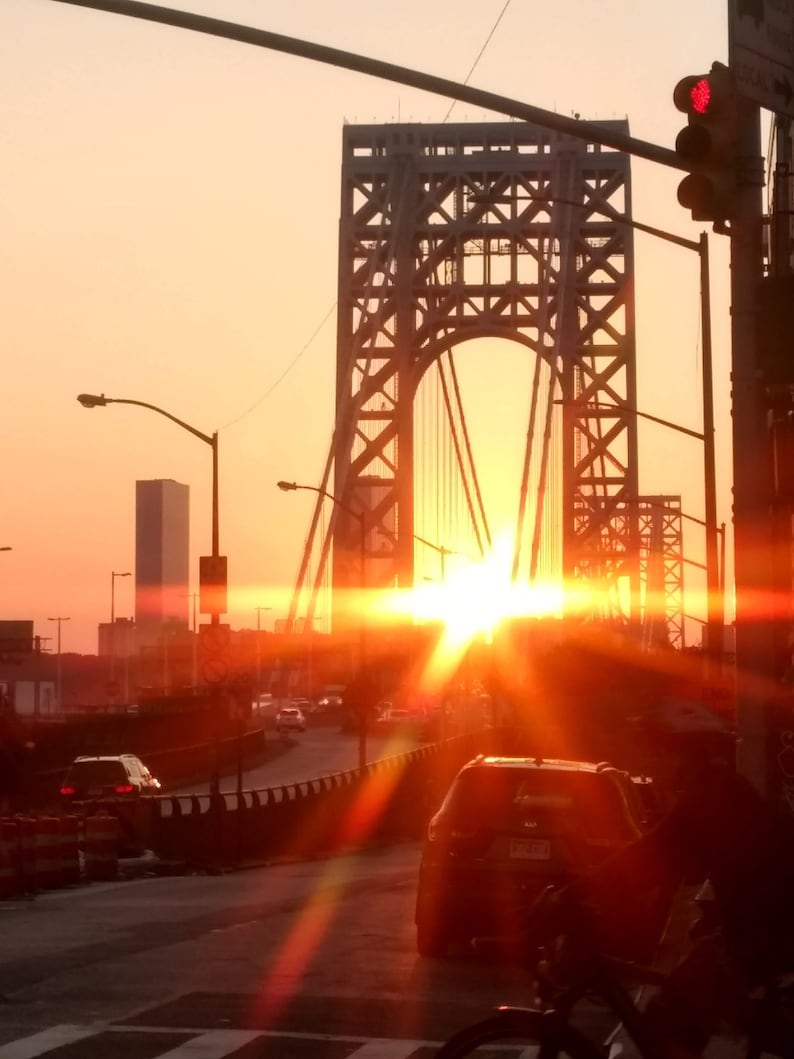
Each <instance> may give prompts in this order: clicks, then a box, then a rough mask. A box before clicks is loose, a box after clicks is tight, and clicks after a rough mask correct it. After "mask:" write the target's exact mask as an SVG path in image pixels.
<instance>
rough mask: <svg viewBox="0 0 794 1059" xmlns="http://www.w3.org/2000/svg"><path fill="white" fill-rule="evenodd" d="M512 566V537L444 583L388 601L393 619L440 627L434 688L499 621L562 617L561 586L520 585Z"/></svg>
mask: <svg viewBox="0 0 794 1059" xmlns="http://www.w3.org/2000/svg"><path fill="white" fill-rule="evenodd" d="M512 563H513V547H512V540H511V538H510V536H509V535H507V536H505V537H503V538H499V539H498V540H496V541H495V542H494V546H493V549H492V551H491V552H490V553H489V554H488V555H487V556H486V557H485V558H483V559H482V560H481V561H480V562H472V563H470V564H468V565H466V566H463V567H460V568H458V569H456V570H455V571H454V573H453V574H452V575H450V576H449V577H447V579H446V580H445V581H444V582H443V583H441V582H437V581H433V582H424V583H423V584H419V585H415V586H414V588H413V589H412V590H410V591H409V592H400V593H396V594H393V595H391V596H389V597H388V599H387V600H385V601H384V602H385V609H386V610H387V611H388V612H389V613H390V614H391V615H392V616H397V615H399V616H402V617H409V618H411V619H412V620H413V622H414V623H415V624H418V625H422V624H437V625H439V626H441V635H440V638H439V642H438V645H437V648H436V651H435V653H434V657H433V660H432V662H431V668H432V674H431V677H432V682H433V683H438V682H443V680H444V679H445V678H446V677H447V676H449V675H451V674H452V673H453V672H454V671H455V669H456V668H457V666H458V664H459V663H460V661H461V659H462V657H463V655H464V654H465V652H466V650H467V648H468V647H469V645H470V644H471V643H473V642H474V641H475V640H484V641H490V640H491V639H492V636H493V632H494V629H495V628H496V627H497V626H498V625H499V623H500V622H502V621H505V620H506V619H510V618H519V617H544V616H558V615H559V613H560V612H561V608H562V589H561V587H557V586H554V585H552V584H549V585H541V586H537V585H535V586H530V585H527V584H517V583H515V582H514V581H513V579H512Z"/></svg>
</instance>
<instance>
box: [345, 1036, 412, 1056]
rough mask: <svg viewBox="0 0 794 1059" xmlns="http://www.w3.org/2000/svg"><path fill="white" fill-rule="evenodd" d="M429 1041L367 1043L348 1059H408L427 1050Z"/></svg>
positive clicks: (379, 1041) (378, 1041)
mask: <svg viewBox="0 0 794 1059" xmlns="http://www.w3.org/2000/svg"><path fill="white" fill-rule="evenodd" d="M429 1045H430V1041H395V1040H386V1039H382V1040H377V1041H367V1043H366V1044H362V1046H361V1047H360V1048H357V1049H356V1050H355V1052H353V1054H352V1055H351V1056H350V1059H408V1057H409V1056H411V1055H413V1054H414V1052H416V1051H418V1050H419V1049H420V1048H427V1047H428V1046H429Z"/></svg>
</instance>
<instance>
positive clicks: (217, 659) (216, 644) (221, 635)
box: [199, 624, 231, 684]
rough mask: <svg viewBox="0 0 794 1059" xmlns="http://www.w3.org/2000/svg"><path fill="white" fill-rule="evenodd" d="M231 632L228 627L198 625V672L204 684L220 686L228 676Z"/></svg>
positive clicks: (221, 625)
mask: <svg viewBox="0 0 794 1059" xmlns="http://www.w3.org/2000/svg"><path fill="white" fill-rule="evenodd" d="M230 664H231V630H230V626H228V625H223V624H219V625H199V670H200V672H201V679H202V680H203V681H204V683H205V684H222V683H223V682H224V681H225V680H227V679H228V676H229V668H230Z"/></svg>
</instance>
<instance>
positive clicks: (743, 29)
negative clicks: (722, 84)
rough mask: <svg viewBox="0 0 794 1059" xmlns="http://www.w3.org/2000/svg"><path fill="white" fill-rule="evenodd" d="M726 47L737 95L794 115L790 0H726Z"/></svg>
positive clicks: (793, 1) (793, 20) (793, 5)
mask: <svg viewBox="0 0 794 1059" xmlns="http://www.w3.org/2000/svg"><path fill="white" fill-rule="evenodd" d="M728 49H729V56H730V67H731V70H732V71H733V74H734V76H735V78H736V88H737V91H738V92H739V94H740V95H742V96H744V98H745V99H750V100H752V101H753V102H755V103H758V104H759V106H762V107H764V108H765V109H766V110H771V111H774V112H775V113H776V114H783V115H788V116H789V117H794V0H729V3H728Z"/></svg>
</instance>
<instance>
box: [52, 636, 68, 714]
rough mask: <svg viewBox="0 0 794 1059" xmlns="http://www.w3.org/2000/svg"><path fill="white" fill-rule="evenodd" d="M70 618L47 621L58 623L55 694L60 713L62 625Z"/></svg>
mask: <svg viewBox="0 0 794 1059" xmlns="http://www.w3.org/2000/svg"><path fill="white" fill-rule="evenodd" d="M69 620H70V619H69V618H61V617H57V618H47V621H57V622H58V640H57V647H56V650H57V658H56V663H55V664H56V667H57V668H56V678H55V694H56V697H57V699H58V712H59V713H60V711H61V625H62V624H63V622H65V621H69Z"/></svg>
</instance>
